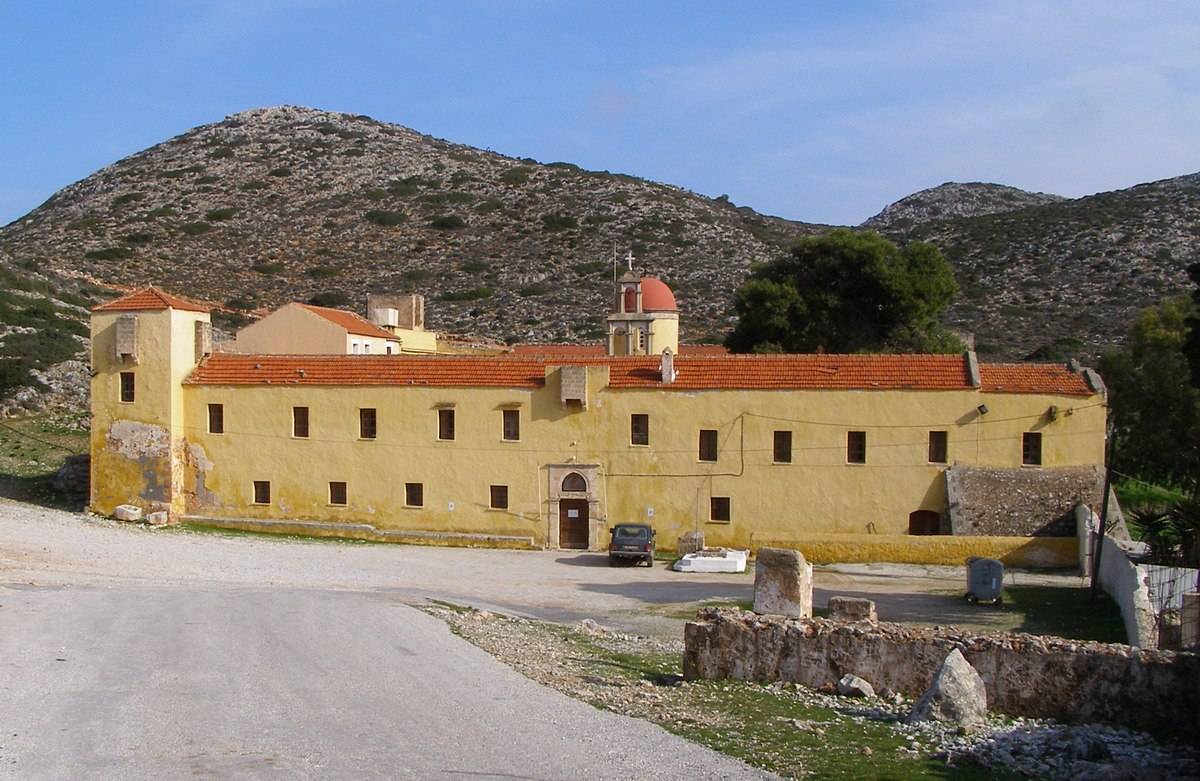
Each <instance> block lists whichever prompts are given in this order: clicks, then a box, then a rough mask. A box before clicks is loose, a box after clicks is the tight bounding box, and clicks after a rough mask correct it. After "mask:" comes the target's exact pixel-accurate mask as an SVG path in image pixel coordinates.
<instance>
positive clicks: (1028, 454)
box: [1021, 431, 1042, 466]
mask: <svg viewBox="0 0 1200 781" xmlns="http://www.w3.org/2000/svg"><path fill="white" fill-rule="evenodd" d="M1021 463H1022V464H1025V465H1026V466H1039V465H1040V464H1041V463H1042V435H1041V434H1038V433H1035V432H1033V431H1026V432H1025V433H1024V434H1022V435H1021Z"/></svg>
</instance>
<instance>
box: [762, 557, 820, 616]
mask: <svg viewBox="0 0 1200 781" xmlns="http://www.w3.org/2000/svg"><path fill="white" fill-rule="evenodd" d="M754 612H755V613H771V614H775V615H782V616H789V617H791V618H811V617H812V565H811V564H809V563H808V562H807V561H805V560H804V555H803V554H802V553H800V551H797V550H790V549H787V548H759V549H758V559H757V561H756V563H755V565H754Z"/></svg>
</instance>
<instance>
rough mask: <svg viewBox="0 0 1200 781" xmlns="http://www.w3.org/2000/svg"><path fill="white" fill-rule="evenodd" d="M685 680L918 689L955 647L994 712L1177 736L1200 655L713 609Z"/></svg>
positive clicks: (693, 634)
mask: <svg viewBox="0 0 1200 781" xmlns="http://www.w3.org/2000/svg"><path fill="white" fill-rule="evenodd" d="M684 644H685V648H684V666H683V670H684V677H685V678H687V679H689V680H696V679H720V678H735V679H739V680H750V681H759V682H767V681H793V682H796V683H800V684H802V685H804V686H809V687H811V688H821V687H824V686H827V685H834V684H836V683H837V681H838V680H839V679H840V678H841V677H842V676H843V675H845V674H847V673H851V674H854V675H857V676H860V677H861V678H864V679H866V680H867V681H868V682H869V683H871V685H872V686H874V687H875V689H876V690H877V691H879V690H881V689H890V690H892V691H897V692H901V693H903V694H905V695H908V696H911V697H917V696H919V695H921V694H922V693H923V692H924V691H925V690H926V689H927V688H928V687H929V684H930V682H931V681H932V680H933V676H934V675H935V674H936V672H937V670H938V668H939V667H941V665H942V662H943V661H944V660H945V658H946V655H947V654H948V653H950V651H951V650H952V649H954V648H958V649H959V651H961V652H962V654H963V656H964V657H966V659H967V661H968V662H970V663H971V665H972V666H974V667H975V669H976V670H978V671H979V674H980V676H981V677H982V678H983V680H984V683H985V685H986V686H987V698H988V708H989V709H992V710H997V711H1001V712H1003V713H1007V714H1010V715H1013V716H1033V717H1038V718H1054V719H1058V720H1060V721H1065V722H1092V721H1103V722H1109V723H1114V724H1122V725H1125V726H1129V727H1133V728H1137V729H1148V730H1159V731H1172V732H1180V731H1187V730H1190V729H1194V728H1197V727H1200V656H1197V655H1195V654H1182V653H1181V654H1176V653H1171V652H1167V651H1139V650H1137V649H1134V648H1131V647H1129V646H1125V645H1119V644H1106V643H1092V642H1081V641H1074V640H1063V639H1060V638H1053V637H1039V636H1035V635H1025V634H988V635H978V634H969V633H965V632H958V631H955V630H954V629H952V628H938V627H931V628H927V627H920V628H914V627H906V626H902V625H900V624H887V623H881V624H872V623H867V622H859V623H850V624H848V623H841V622H837V621H830V620H828V619H821V618H809V619H785V618H781V617H776V616H758V615H755V614H753V613H744V612H741V611H738V610H728V609H716V608H709V609H706V610H703V611H701V612H700V614H699V616H698V617H697V620H696V621H694V622H691V623H689V624H687V626H686V628H685V630H684Z"/></svg>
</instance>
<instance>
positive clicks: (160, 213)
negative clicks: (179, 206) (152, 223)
mask: <svg viewBox="0 0 1200 781" xmlns="http://www.w3.org/2000/svg"><path fill="white" fill-rule="evenodd" d="M146 216H147V217H149V218H150V219H152V220H156V219H158V218H159V217H174V216H175V210H174V209H172V208H171V207H170V206H159V207H158V208H157V209H151V210H150V211H148V212H146Z"/></svg>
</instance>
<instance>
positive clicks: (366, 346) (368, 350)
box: [363, 342, 371, 355]
mask: <svg viewBox="0 0 1200 781" xmlns="http://www.w3.org/2000/svg"><path fill="white" fill-rule="evenodd" d="M370 354H371V343H370V342H367V343H366V344H364V345H363V355H370Z"/></svg>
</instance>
